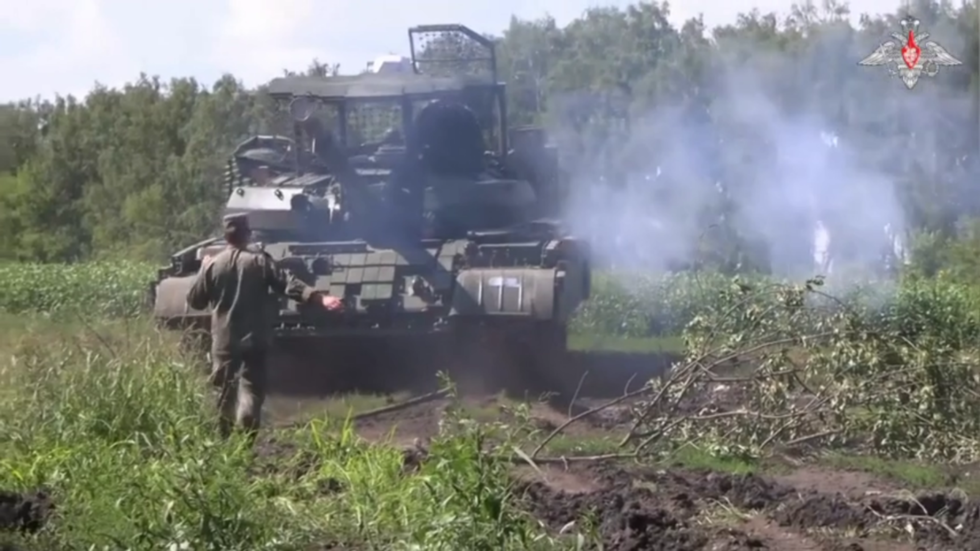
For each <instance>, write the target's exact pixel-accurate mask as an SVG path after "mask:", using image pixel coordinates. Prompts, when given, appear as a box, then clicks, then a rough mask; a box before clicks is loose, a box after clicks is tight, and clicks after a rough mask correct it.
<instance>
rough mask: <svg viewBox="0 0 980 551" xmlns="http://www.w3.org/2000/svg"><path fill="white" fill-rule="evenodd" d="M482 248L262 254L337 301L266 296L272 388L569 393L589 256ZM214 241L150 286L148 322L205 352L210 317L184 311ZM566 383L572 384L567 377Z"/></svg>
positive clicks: (518, 245) (497, 240)
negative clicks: (572, 343)
mask: <svg viewBox="0 0 980 551" xmlns="http://www.w3.org/2000/svg"><path fill="white" fill-rule="evenodd" d="M516 237H517V236H513V235H512V236H495V237H484V238H482V239H467V240H452V241H442V242H428V243H421V244H419V245H417V246H415V247H397V248H392V247H380V246H372V245H370V244H368V243H365V242H358V243H318V244H311V243H278V244H266V245H263V246H261V248H262V249H263V250H265V251H266V252H267V253H268V254H270V255H271V256H272V257H273V258H274V259H276V260H277V261H278V262H279V263H280V264H281V265H282V266H284V267H285V268H287V269H288V270H289V271H290V273H292V274H293V275H294V276H295V277H297V278H299V279H302V280H303V281H305V282H306V283H307V284H309V285H311V286H313V287H315V288H317V289H318V290H320V291H322V292H326V293H331V294H334V295H335V296H339V297H343V299H344V301H345V303H346V304H347V306H348V308H347V310H346V312H344V313H342V314H336V313H331V312H325V311H323V310H320V309H318V308H315V307H306V306H303V305H298V304H296V303H294V302H292V301H290V300H288V299H285V298H281V297H273V296H270V301H275V302H276V304H277V305H278V312H279V314H278V316H277V317H276V319H275V320H274V322H273V328H272V329H273V334H274V346H273V350H272V351H271V352H272V357H271V358H270V360H271V363H272V373H271V375H270V376H271V378H272V383H273V386H274V387H276V388H278V389H279V390H280V391H282V392H287V393H293V394H304V393H308V394H329V393H336V392H358V391H365V392H395V391H397V390H399V389H408V390H413V391H415V390H417V391H422V390H431V389H432V388H433V387H435V386H438V385H439V384H440V381H439V377H438V376H437V373H438V372H444V373H446V374H447V375H449V376H450V377H451V378H452V379H453V380H454V381H455V382H456V384H457V386H458V387H459V388H461V389H462V390H464V391H474V392H497V391H500V390H506V391H508V392H511V393H515V394H525V393H528V392H533V393H540V392H558V393H562V392H567V390H568V389H569V388H570V385H571V386H574V384H575V382H576V380H570V381H569V380H568V379H566V378H564V377H563V376H562V374H561V364H562V358H563V354H564V351H565V340H566V338H565V334H566V324H567V322H568V320H569V318H570V316H571V315H572V313H573V312H574V311H575V309H576V308H577V307H578V305H579V304H580V303H581V302H582V301H583V300H585V299H586V298H587V297H588V294H589V291H590V288H589V287H590V282H589V277H588V269H589V268H588V255H587V251H585V249H584V247H583V246H582V245H581V244H580V243H578V242H577V241H575V240H573V239H567V238H548V239H536V240H532V239H525V240H520V239H516ZM216 246H217V247H220V243H219V244H217V245H216V244H215V242H209V243H208V244H207V245H206V246H203V247H199V248H198V250H190V249H189V250H186V251H182V254H183V257H182V259H175V262H174V263H173V266H171V267H169V268H166V269H163V270H161V271H160V274H159V277H158V279H157V281H155V282H154V284H153V285H152V288H151V301H152V304H153V312H154V316H155V318H156V319H157V320H158V322H159V323H161V324H162V325H164V326H166V327H168V328H171V329H173V330H178V331H184V332H186V334H187V335H188V338H187V339H186V342H188V343H189V344H190V345H191V346H194V347H196V348H197V349H198V350H200V352H201V353H202V354H203V353H206V351H207V349H208V348H209V347H208V346H207V343H208V330H209V325H210V323H209V321H210V319H209V314H208V313H207V312H203V311H196V310H193V309H191V308H189V306H188V305H187V303H186V296H187V291H188V290H189V289H190V287H191V285H192V284H193V281H194V278H195V277H196V275H197V274H196V270H197V269H199V268H200V266H199V263H198V264H197V265H195V263H194V262H193V261H192V259H197V258H204V257H205V256H207V255H208V254H209V253H213V252H214V251H215V250H216V249H215V247H216ZM572 379H574V377H572Z"/></svg>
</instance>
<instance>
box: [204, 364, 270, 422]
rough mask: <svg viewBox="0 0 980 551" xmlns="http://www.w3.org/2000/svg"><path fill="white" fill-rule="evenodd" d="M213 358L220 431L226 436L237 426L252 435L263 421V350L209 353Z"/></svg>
mask: <svg viewBox="0 0 980 551" xmlns="http://www.w3.org/2000/svg"><path fill="white" fill-rule="evenodd" d="M212 361H213V366H212V370H213V371H212V381H213V382H214V384H215V386H217V387H218V411H219V415H220V420H219V427H220V431H221V434H222V435H223V436H227V435H229V434H230V433H231V431H232V429H234V428H235V427H236V426H237V427H238V428H240V429H243V430H245V431H246V432H248V433H249V434H250V436H251V437H253V438H254V436H255V433H256V432H257V431H258V429H259V425H260V424H261V423H262V404H263V403H264V402H265V392H266V383H267V379H266V377H267V374H266V351H265V350H249V351H245V352H240V353H212Z"/></svg>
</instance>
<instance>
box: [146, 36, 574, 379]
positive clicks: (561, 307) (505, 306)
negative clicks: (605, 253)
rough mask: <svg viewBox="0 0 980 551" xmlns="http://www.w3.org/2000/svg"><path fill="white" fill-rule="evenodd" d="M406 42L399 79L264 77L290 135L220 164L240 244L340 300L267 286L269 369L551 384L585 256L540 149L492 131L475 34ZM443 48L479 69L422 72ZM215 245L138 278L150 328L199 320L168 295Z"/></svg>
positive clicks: (554, 166)
mask: <svg viewBox="0 0 980 551" xmlns="http://www.w3.org/2000/svg"><path fill="white" fill-rule="evenodd" d="M409 34H410V39H411V43H412V66H413V68H414V71H413V72H411V73H408V74H382V73H365V74H362V75H358V76H337V77H306V76H295V77H283V78H278V79H275V80H273V81H272V82H270V83H269V85H268V87H267V90H266V93H268V94H270V95H271V96H272V97H273V98H274V99H275V100H277V102H278V103H279V104H280V105H282V107H283V108H284V109H283V111H284V112H285V113H288V116H289V118H290V119H291V126H292V135H290V136H279V135H265V136H254V137H252V138H249V139H248V140H246V141H245V142H243V143H242V144H241V145H240V146H239V147H238V148H237V149H236V150H235V151H234V152H233V154H232V155H231V158H230V159H229V160H228V166H227V171H226V177H225V182H224V186H225V189H226V191H227V194H228V200H227V203H226V205H225V207H224V212H222V213H221V214H222V215H225V214H231V213H247V214H248V217H249V222H250V225H251V227H252V230H253V246H254V247H256V248H258V249H261V250H264V251H265V252H266V253H268V254H269V255H271V256H272V257H273V258H274V259H276V260H277V261H278V262H279V263H280V265H281V266H282V267H283V268H285V269H286V270H288V271H289V272H290V273H291V274H292V275H294V276H295V277H297V278H299V279H301V280H303V281H305V282H306V283H307V284H309V285H311V286H313V287H315V288H317V289H319V290H321V291H324V292H329V293H330V294H332V295H335V296H337V297H341V298H342V300H343V301H344V303H345V305H346V309H345V311H344V312H342V313H336V312H326V311H323V310H321V309H318V308H312V307H304V306H302V305H298V304H296V303H295V302H292V301H290V300H287V299H284V298H282V299H280V298H278V297H272V296H270V300H274V301H277V303H278V312H279V314H278V317H277V319H276V320H275V322H274V335H275V346H274V354H275V356H276V358H275V360H274V362H275V364H276V366H275V367H274V368H273V370H274V373H273V377H274V378H275V377H278V378H280V379H281V380H280V381H279V384H280V385H294V386H296V387H297V388H296V389H297V390H303V389H312V388H324V389H327V390H330V391H349V390H371V391H392V390H395V389H398V388H419V387H420V386H427V385H429V384H436V382H437V381H436V378H435V377H434V376H433V375H434V372H435V371H437V370H442V371H446V372H448V373H449V374H450V375H451V376H452V377H453V378H454V379H455V380H456V382H457V383H458V384H462V385H464V386H468V385H474V386H478V387H479V388H482V389H489V387H493V388H494V389H497V390H499V389H500V388H506V389H508V390H512V391H527V390H536V391H542V390H550V391H554V392H559V393H560V392H564V391H567V390H568V389H569V388H571V387H570V386H569V383H571V385H574V384H575V383H576V382H577V379H575V380H571V381H569V380H568V378H566V377H564V376H563V374H562V373H561V364H562V356H563V354H564V353H565V348H566V335H567V323H568V321H569V319H570V317H571V316H572V314H573V313H574V312H575V310H576V309H577V308H578V306H579V305H580V303H581V302H582V301H584V300H586V299H587V298H588V296H589V294H590V288H591V281H590V253H589V249H588V247H587V245H586V243H585V242H583V241H582V240H580V239H577V238H576V237H574V236H573V235H571V234H570V233H569V232H568V231H567V230H566V228H565V227H564V224H563V223H562V221H561V219H560V216H559V215H560V212H561V206H562V198H563V197H564V196H565V191H564V189H563V188H562V181H561V179H560V178H559V176H558V175H559V171H558V162H557V155H556V153H555V151H554V149H553V148H551V147H549V146H548V145H547V136H546V135H545V133H544V132H543V131H542V130H541V129H539V128H535V127H525V128H519V129H513V130H510V131H508V129H507V127H506V123H505V115H506V105H505V97H504V85H503V84H501V83H498V82H497V78H496V77H497V75H496V67H495V64H496V62H495V55H494V52H493V44H492V43H490V42H489V41H487V40H486V39H484V38H483V37H482V36H480V35H478V34H476V33H474V32H473V31H471V30H470V29H468V28H466V27H463V26H459V25H439V26H425V27H416V28H413V29H411V30H410V31H409ZM426 35H428V36H433V35H435V41H434V42H432V43H429V44H425V43H424V41H423V38H424V37H425V36H426ZM447 43H449V44H460V43H465V44H468V49H467V48H463V49H462V51H463V53H464V54H466V55H469V56H470V57H472V58H474V59H476V55H475V54H476V53H479V52H480V51H483V52H484V57H482V58H480V59H485V60H488V61H489V63H487V65H486V68H487V70H486V71H484V72H481V71H479V70H472V69H463V70H460V69H461V65H465V63H463V62H466V61H469V57H466V55H463V56H462V57H460V62H459V63H457V65H456V66H455V67H454V68H453V69H454V70H453V71H450V72H449V73H447V72H446V71H445V70H444V68H442V69H439V68H437V70H434V71H425V70H423V67H426V63H427V59H429V58H434V59H437V60H438V62H440V63H442V62H444V60H445V57H444V56H435V55H433V53H434V52H436V53H438V52H440V51H442V50H443V49H445V45H446V44H447ZM432 44H435V46H433V45H432ZM455 51H460V49H458V48H457V49H455ZM224 246H225V244H224V243H223V242H222V240H221V238H220V237H210V238H207V239H204V240H202V241H201V242H199V243H195V244H193V245H190V246H188V247H187V248H185V249H183V250H180V251H178V252H176V253H174V254H173V256H172V257H171V259H170V264H169V265H168V266H166V267H164V268H162V269H161V270H160V271H159V274H158V278H157V280H156V281H155V282H153V284H152V286H151V300H152V302H153V313H154V316H155V318H156V319H157V320H158V321H159V322H160V323H162V324H164V325H165V326H167V327H169V328H172V329H175V330H185V331H186V330H190V329H198V330H200V334H203V335H204V336H206V335H207V330H208V324H209V315H208V313H207V312H203V311H195V310H191V309H189V307H188V305H187V304H186V300H185V297H186V294H187V291H188V290H189V288H190V286H191V284H192V282H193V280H194V277H195V276H196V274H197V272H198V271H199V270H200V268H201V265H202V261H203V260H204V259H205V258H206V257H208V256H209V255H213V254H215V253H216V252H218V251H220V250H221V249H222V248H223V247H224ZM188 334H190V333H188ZM287 372H288V373H289V375H288V376H287V375H285V373H287ZM287 390H289V389H287Z"/></svg>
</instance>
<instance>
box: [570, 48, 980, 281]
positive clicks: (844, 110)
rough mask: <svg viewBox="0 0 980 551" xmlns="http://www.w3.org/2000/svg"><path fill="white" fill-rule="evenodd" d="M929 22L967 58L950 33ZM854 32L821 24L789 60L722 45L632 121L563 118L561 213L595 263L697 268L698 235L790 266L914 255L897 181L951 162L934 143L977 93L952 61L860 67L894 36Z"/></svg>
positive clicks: (962, 126)
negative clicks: (954, 75)
mask: <svg viewBox="0 0 980 551" xmlns="http://www.w3.org/2000/svg"><path fill="white" fill-rule="evenodd" d="M928 30H930V31H933V32H932V34H933V36H940V35H941V36H943V37H944V38H945V37H949V38H948V39H946V40H945V41H944V42H943V45H944V46H945V47H946V48H947V49H949V51H950V52H951V53H952V54H953V55H954V56H957V57H960V58H962V56H963V52H962V47H963V44H960V43H956V42H955V41H954V38H955V33H953V32H951V30H950V31H948V32H945V33H943V30H942V29H941V28H939V29H928ZM849 32H850V31H849V30H840V31H839V32H837V31H830V32H827V33H825V34H824V36H823V37H822V39H821V40H819V41H812V42H811V43H810V44H809V46H808V47H807V49H806V51H805V52H804V53H802V54H797V55H798V57H796V58H795V59H793V58H790V57H789V56H787V55H780V54H778V53H777V54H760V53H755V54H754V55H753V59H751V60H750V61H749V62H745V60H744V58H740V57H738V53H737V52H734V51H732V50H728V49H725V50H722V49H721V48H715V54H714V59H713V64H712V65H711V67H712V70H710V71H707V72H706V73H705V75H704V77H703V78H702V82H701V83H699V84H698V86H696V87H695V86H689V87H688V88H687V90H686V91H685V93H681V94H663V97H665V98H670V99H661V100H659V101H658V103H657V104H656V105H653V106H648V107H638V106H637V105H635V103H634V104H632V105H631V106H630V112H629V121H630V122H629V124H630V128H629V131H628V132H625V131H622V130H618V129H616V128H611V129H609V128H607V129H605V130H604V132H603V133H601V134H599V133H594V134H592V135H585V134H584V133H583V132H581V131H577V130H576V129H574V128H572V127H571V126H570V125H569V124H567V123H563V122H556V123H555V124H554V127H553V128H552V133H553V134H554V135H555V136H556V140H565V141H569V140H572V141H576V143H577V144H578V146H579V147H580V150H579V151H580V152H585V153H583V154H582V155H580V156H579V157H578V159H577V162H575V161H576V159H571V161H572V162H569V161H566V165H565V166H566V167H567V168H568V169H569V170H570V172H571V174H572V179H573V183H574V185H573V189H574V190H575V192H574V196H573V199H572V202H571V206H570V208H569V212H568V213H567V214H568V220H570V224H571V225H572V228H573V230H574V231H576V232H578V233H580V234H585V235H588V236H589V238H590V239H591V240H592V242H593V244H594V247H593V250H594V253H595V254H596V255H597V257H598V260H599V262H600V263H601V264H602V266H603V267H611V268H614V269H640V268H642V269H644V270H670V269H674V268H677V267H678V266H690V265H691V264H692V263H693V262H694V261H695V260H696V259H697V258H698V254H697V253H696V251H697V249H698V248H699V247H701V248H702V249H703V248H704V247H705V246H707V244H708V243H713V244H715V246H717V244H718V243H728V244H729V245H730V244H731V243H733V242H734V240H735V239H736V236H737V239H738V240H739V241H740V242H741V248H742V249H743V250H746V251H752V252H751V254H756V253H758V252H759V251H760V250H765V251H767V255H768V264H769V267H770V268H771V271H772V273H773V274H776V275H780V276H783V277H792V278H796V277H811V276H813V275H818V274H819V275H825V276H828V278H830V279H833V278H834V277H835V276H836V277H837V278H838V279H839V278H840V277H844V276H842V275H837V274H843V273H845V272H846V273H848V274H853V273H854V271H855V270H856V271H859V272H861V273H863V274H865V275H866V274H868V273H874V274H876V275H878V276H879V277H881V276H882V274H883V273H886V272H887V268H888V267H889V266H895V265H897V264H900V263H902V262H904V261H907V258H908V254H907V246H906V243H907V242H908V237H909V231H908V230H909V224H907V222H906V219H907V216H906V213H905V212H904V211H903V208H902V201H901V197H900V189H901V188H900V186H899V185H898V184H899V182H898V179H899V178H901V177H902V175H903V174H908V173H909V171H910V170H913V167H918V169H924V170H927V171H929V170H931V171H933V174H936V173H939V172H942V171H943V170H945V167H944V166H942V165H941V164H937V159H938V157H937V152H938V150H939V148H941V147H943V146H944V145H945V144H948V143H952V142H953V141H958V140H962V139H967V137H968V134H969V132H970V131H972V130H975V128H976V122H975V121H973V119H972V117H971V116H970V115H969V113H970V101H971V100H970V98H969V97H967V96H966V94H965V93H963V96H962V97H951V95H950V94H951V92H950V91H949V86H948V84H946V83H943V82H941V81H942V80H943V79H945V78H950V75H949V73H951V72H953V71H955V70H956V68H944V69H943V70H942V71H941V72H940V74H939V75H938V76H937V77H935V78H928V77H925V76H923V77H922V79H921V80H920V82H919V83H918V85H917V86H916V87H915V88H914V89H913V90H911V91H910V90H908V89H906V88H905V86H904V85H903V84H902V83H901V81H900V80H898V79H897V78H895V77H889V76H888V75H887V71H886V70H885V69H884V68H883V67H861V66H859V65H858V61H860V60H861V59H862V58H864V57H865V56H867V55H868V54H869V53H870V52H871V51H873V49H874V47H875V46H877V45H878V44H879V43H880V42H881V41H883V40H884V39H885V38H887V37H885V36H876V35H875V33H864V34H865V35H866V36H863V37H861V38H859V39H858V40H850V39H848V38H846V35H847V33H849ZM719 50H722V51H723V52H724V53H720V52H719ZM566 96H568V97H571V95H568V94H566ZM565 99H566V100H567V99H568V98H567V97H566V98H565ZM560 100H561V98H560V99H559V101H560ZM566 103H568V102H567V101H566ZM579 103H581V101H580V100H579ZM607 103H608V102H607ZM924 106H928V108H924ZM612 126H615V125H612ZM959 143H962V142H959ZM612 167H615V169H613V168H612ZM617 170H618V172H617ZM702 258H703V255H702ZM743 267H745V266H743Z"/></svg>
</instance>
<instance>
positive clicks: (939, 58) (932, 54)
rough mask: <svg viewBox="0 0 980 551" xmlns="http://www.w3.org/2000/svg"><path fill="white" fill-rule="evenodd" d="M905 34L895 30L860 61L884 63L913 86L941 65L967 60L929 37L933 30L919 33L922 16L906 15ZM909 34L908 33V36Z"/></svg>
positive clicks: (873, 64)
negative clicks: (956, 55) (920, 17)
mask: <svg viewBox="0 0 980 551" xmlns="http://www.w3.org/2000/svg"><path fill="white" fill-rule="evenodd" d="M901 25H902V32H903V34H898V33H892V35H891V36H892V39H891V40H889V41H887V42H885V43H884V44H882V45H881V46H878V49H877V50H875V51H874V53H872V54H871V55H869V56H868V57H866V58H864V59H862V60H861V61H859V62H858V65H865V66H879V65H884V66H885V67H886V68H887V69H888V74H889V75H898V77H899V78H900V79H902V82H904V83H905V86H906V87H908V89H909V90H911V89H912V88H913V87H915V83H917V82H919V77H920V76H922V75H926V76H928V77H934V76H936V75H937V74H938V73H939V67H940V66H943V67H951V66H953V65H962V64H963V62H961V61H960V60H958V59H956V58H955V57H953V56H951V55H949V52H947V51H946V49H945V48H943V47H942V46H940V45H939V44H936V42H935V41H932V40H929V33H922V34H919V20H918V19H915V18H913V17H906V18H905V19H903V20H902V22H901ZM905 34H907V35H908V36H907V37H906V36H905Z"/></svg>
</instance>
